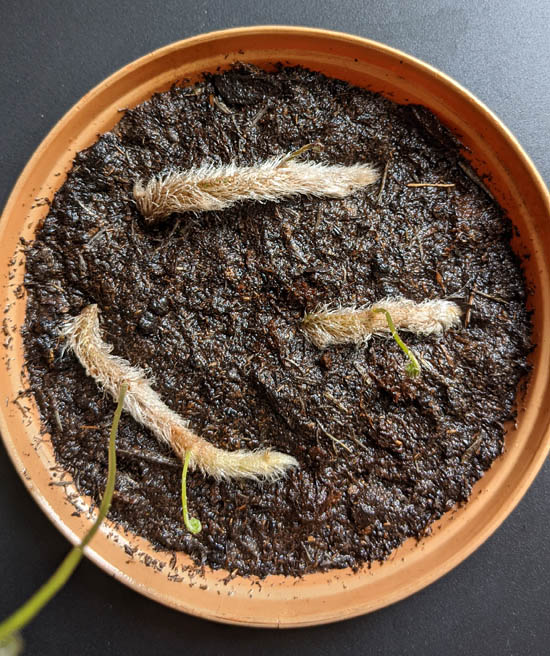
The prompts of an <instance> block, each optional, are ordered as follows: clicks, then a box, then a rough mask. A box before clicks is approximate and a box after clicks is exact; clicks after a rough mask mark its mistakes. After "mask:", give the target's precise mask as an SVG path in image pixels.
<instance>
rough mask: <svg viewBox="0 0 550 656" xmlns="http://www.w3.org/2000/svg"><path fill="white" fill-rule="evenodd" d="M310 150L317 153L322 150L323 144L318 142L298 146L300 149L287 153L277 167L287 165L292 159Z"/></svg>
mask: <svg viewBox="0 0 550 656" xmlns="http://www.w3.org/2000/svg"><path fill="white" fill-rule="evenodd" d="M308 150H313V151H315V152H316V153H318V152H320V151H321V150H322V146H321V144H319V143H317V142H313V143H308V144H306V145H305V146H302V147H301V148H298V150H294V151H292V152H291V153H289V154H288V155H285V157H283V159H282V160H281V161H280V162H279V164H278V166H277V168H278V169H280V168H281V167H282V166H285V165H286V164H288V162H290V161H291V160H293V159H296V158H297V157H300V155H302V154H303V153H305V152H306V151H308Z"/></svg>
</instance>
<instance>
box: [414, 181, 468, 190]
mask: <svg viewBox="0 0 550 656" xmlns="http://www.w3.org/2000/svg"><path fill="white" fill-rule="evenodd" d="M407 187H440V188H442V189H450V188H451V187H456V185H455V183H454V182H409V183H408V184H407Z"/></svg>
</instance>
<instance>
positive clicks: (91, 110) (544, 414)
mask: <svg viewBox="0 0 550 656" xmlns="http://www.w3.org/2000/svg"><path fill="white" fill-rule="evenodd" d="M237 60H239V61H247V62H252V63H254V64H257V65H259V66H269V65H270V64H272V63H273V62H277V61H285V62H290V63H292V64H301V65H302V66H307V67H310V68H312V69H315V70H319V71H322V72H323V73H325V74H327V75H330V76H335V77H339V78H342V79H345V80H348V81H350V82H352V83H353V84H356V85H359V86H363V87H368V88H369V89H372V90H374V91H379V92H381V93H383V94H385V95H387V96H389V97H390V98H391V99H392V100H395V101H397V102H405V103H408V102H414V103H421V104H423V105H426V106H427V107H429V108H430V109H431V110H433V111H434V112H435V113H436V114H437V115H438V116H439V117H440V118H441V120H442V121H443V122H444V123H445V124H447V125H448V126H449V127H451V128H452V129H453V130H455V131H456V132H457V133H459V134H460V137H461V140H462V142H463V143H464V144H465V146H467V147H468V148H469V149H470V154H469V155H468V157H469V158H470V159H471V161H472V164H473V166H474V168H476V169H477V171H478V172H479V173H481V174H489V175H490V182H489V183H488V185H489V187H490V189H491V191H492V193H493V194H494V195H495V197H496V198H497V199H498V201H499V202H500V203H501V205H502V206H503V207H504V208H505V209H506V210H507V212H508V214H509V216H510V217H511V219H512V221H513V222H514V224H515V225H516V226H517V228H518V230H519V236H517V237H515V238H514V244H513V245H514V248H515V250H516V251H517V252H518V253H520V254H529V255H530V259H528V260H526V261H525V273H526V276H527V279H528V282H529V283H530V285H531V286H532V288H533V290H534V292H533V294H532V295H531V296H530V299H529V303H530V307H531V309H532V310H533V322H534V341H535V343H536V344H537V348H536V349H535V351H534V352H533V353H532V356H531V360H532V363H533V365H534V370H533V375H532V377H531V380H530V381H529V386H528V390H527V393H526V395H525V396H524V397H522V399H521V403H520V404H519V416H518V421H517V425H518V428H517V429H514V428H513V427H509V429H508V436H507V439H506V452H505V454H504V455H503V456H502V457H501V458H499V459H498V460H497V461H496V462H495V464H494V465H493V467H492V468H491V470H490V471H489V472H488V473H487V474H486V475H485V476H484V477H483V478H482V480H481V481H479V483H478V484H477V485H476V486H475V488H474V491H473V494H472V497H471V500H470V501H469V502H468V503H467V504H466V505H465V506H464V507H463V508H460V509H458V510H457V511H456V512H452V513H448V514H447V515H446V516H445V517H444V518H443V519H442V520H441V521H439V522H438V523H437V524H436V525H435V526H434V531H433V535H432V536H431V537H429V538H427V539H425V540H423V541H422V542H421V543H420V544H416V542H414V541H413V540H409V541H408V542H406V543H405V544H404V545H403V546H402V547H401V548H399V549H398V550H397V551H395V552H394V553H393V554H392V556H391V557H390V559H389V560H388V561H387V562H386V563H385V564H384V565H383V566H381V565H379V564H375V565H374V566H373V567H372V568H371V569H365V570H364V571H361V572H359V573H357V574H354V573H352V572H351V571H349V570H333V571H331V572H329V573H328V574H313V575H308V576H305V577H304V578H302V579H293V578H285V577H282V576H271V577H268V578H267V579H265V580H264V581H262V583H261V586H257V585H253V584H252V582H251V579H248V578H241V577H237V578H234V579H232V580H231V581H230V582H229V583H224V579H225V578H226V577H227V572H213V571H207V572H206V574H205V575H204V577H202V576H199V575H198V574H197V575H194V576H191V575H189V574H187V573H185V572H182V571H181V567H182V566H183V565H185V564H189V562H190V561H189V559H188V558H187V557H186V556H184V555H183V554H181V555H179V556H178V558H177V563H176V565H175V567H174V566H173V565H174V563H173V562H172V563H169V562H168V561H169V556H167V555H166V554H163V553H159V552H155V551H153V550H152V549H151V546H150V545H149V543H148V542H147V541H145V540H143V539H141V538H136V537H135V536H132V535H129V534H123V533H120V532H118V531H116V530H115V529H114V528H113V527H112V526H109V525H106V526H105V527H104V530H103V531H102V532H101V533H100V534H98V535H97V536H96V538H95V539H94V541H93V543H92V547H91V548H89V549H88V550H87V555H88V556H89V557H90V558H91V559H92V560H93V561H94V562H96V563H97V564H98V565H99V566H100V567H102V568H103V569H104V570H106V571H107V572H109V573H111V574H112V575H114V576H115V577H116V578H118V579H119V580H121V581H123V582H124V583H126V584H127V585H129V586H131V587H132V588H134V589H135V590H138V591H139V592H142V593H143V594H145V595H148V596H149V597H152V598H153V599H156V600H157V601H160V602H162V603H164V604H167V605H169V606H172V607H174V608H177V609H179V610H183V611H186V612H188V613H192V614H194V615H198V616H201V617H205V618H210V619H213V620H218V621H221V622H231V623H236V624H246V625H250V626H276V627H291V626H306V625H311V624H321V623H324V622H332V621H335V620H340V619H344V618H348V617H353V616H354V615H359V614H361V613H367V612H369V611H372V610H375V609H377V608H380V607H382V606H385V605H386V604H390V603H392V602H394V601H396V600H398V599H401V598H403V597H406V596H407V595H410V594H412V593H413V592H416V591H417V590H419V589H420V588H422V587H424V586H425V585H428V584H429V583H431V582H432V581H434V580H435V579H437V578H438V577H440V576H442V575H443V574H445V573H446V572H447V571H449V570H450V569H451V568H452V567H454V566H455V565H457V564H458V563H459V562H460V561H461V560H463V559H464V558H466V556H468V555H469V554H470V553H472V551H474V549H476V548H477V547H478V546H479V545H480V544H481V543H482V542H483V541H484V540H485V539H486V538H487V537H488V536H489V535H490V534H491V533H492V532H493V531H494V530H495V529H496V528H497V527H498V525H499V524H500V523H501V522H502V521H503V520H504V519H505V517H506V516H507V515H508V514H509V513H510V512H511V511H512V509H513V508H514V506H515V505H516V504H517V503H518V501H519V500H520V499H521V497H522V496H523V494H524V493H525V491H526V490H527V488H528V486H529V484H530V483H531V481H532V480H533V478H534V476H535V474H536V473H537V471H538V469H539V468H540V466H541V464H542V462H543V460H544V458H545V456H546V455H547V453H548V449H549V445H550V435H549V420H550V381H549V376H550V354H549V349H550V344H549V341H548V340H547V339H544V335H545V333H547V332H548V330H549V328H550V285H549V283H550V275H549V265H550V231H549V230H548V226H549V225H550V202H549V197H548V193H547V190H546V188H545V186H544V184H543V182H542V180H541V178H540V176H539V175H538V173H537V171H536V170H535V168H534V167H533V165H532V163H531V162H530V160H529V158H528V157H527V155H526V154H525V153H524V152H523V150H522V149H521V147H520V146H519V144H518V143H517V141H516V140H515V139H514V137H513V136H512V135H511V134H510V132H509V131H508V130H507V129H506V128H505V127H504V125H502V123H501V122H500V121H499V120H498V119H497V118H496V117H495V116H494V115H493V114H492V113H491V112H490V111H489V110H488V109H487V108H486V107H484V106H483V105H482V104H481V103H480V102H479V101H478V100H476V99H475V98H474V97H473V96H472V95H471V94H469V93H468V92H467V91H466V90H465V89H463V88H462V87H460V86H459V85H458V84H457V83H456V82H453V81H452V80H451V79H449V78H448V77H447V76H445V75H443V74H442V73H440V72H438V71H436V70H434V69H433V68H431V67H430V66H428V65H426V64H424V63H422V62H420V61H418V60H416V59H413V58H412V57H409V56H407V55H405V54H403V53H401V52H399V51H397V50H394V49H392V48H388V47H386V46H383V45H381V44H379V43H375V42H373V41H367V40H366V39H361V38H357V37H353V36H348V35H345V34H338V33H334V32H327V31H324V30H316V29H305V28H297V27H253V28H246V29H236V30H225V31H222V32H215V33H212V34H206V35H202V36H199V37H196V38H192V39H187V40H185V41H181V42H179V43H175V44H173V45H170V46H167V47H165V48H162V49H160V50H158V51H156V52H154V53H151V54H150V55H147V56H145V57H143V58H142V59H139V60H138V61H136V62H134V63H132V64H129V65H128V66H125V67H124V68H123V69H122V70H120V71H118V72H117V73H115V74H114V75H112V76H111V77H110V78H108V79H107V80H105V81H104V82H102V83H101V84H100V85H99V86H97V87H96V88H95V89H94V90H93V91H91V92H90V93H88V94H87V95H86V96H84V98H83V99H82V100H81V101H80V102H78V103H77V104H76V105H75V107H73V109H71V110H70V111H69V112H68V113H67V114H66V116H64V117H63V118H62V119H61V121H60V122H59V123H58V124H57V125H56V126H55V128H54V129H53V130H52V131H51V132H50V134H49V135H48V136H47V138H46V139H45V140H44V142H43V143H42V144H41V146H40V147H39V148H38V150H37V151H36V153H35V154H34V155H33V157H32V159H31V160H30V162H29V163H28V165H27V166H26V168H25V170H24V171H23V173H22V174H21V177H20V178H19V180H18V182H17V184H16V186H15V189H14V190H13V192H12V194H11V196H10V198H9V200H8V203H7V205H6V208H5V211H4V214H3V216H2V221H1V223H0V244H1V247H2V251H1V266H0V276H1V285H2V287H1V292H0V299H1V304H0V307H1V309H2V311H3V312H4V311H5V314H3V317H5V319H6V322H5V326H6V328H7V330H8V331H9V339H8V340H7V341H8V346H7V347H3V353H2V358H1V364H0V398H1V399H2V404H1V415H0V429H1V432H2V435H3V438H4V441H5V444H6V447H7V450H8V452H9V454H10V456H11V458H12V460H13V462H14V465H15V467H16V468H17V470H18V472H19V473H20V475H21V477H22V478H23V481H24V482H25V484H26V485H27V487H28V488H29V490H30V492H31V494H32V495H33V496H34V498H35V499H36V500H37V502H38V503H39V504H40V506H41V507H42V508H43V510H44V511H45V512H46V514H47V515H48V516H49V517H50V518H51V520H52V521H53V522H54V523H55V524H56V525H57V526H58V527H59V529H60V530H61V531H62V532H63V533H64V534H65V535H66V536H67V537H68V539H69V540H71V542H73V543H74V542H76V541H77V540H78V539H79V536H82V534H83V533H84V532H85V530H86V528H87V527H88V526H89V522H88V521H87V520H86V519H85V517H86V515H85V513H84V514H83V516H82V517H80V518H78V517H74V516H72V513H73V512H74V506H73V505H72V504H71V503H69V501H68V500H67V498H66V493H67V491H69V492H70V491H71V490H70V489H69V490H67V489H65V488H62V487H59V486H50V485H49V483H50V481H51V473H50V467H51V466H52V465H53V464H54V457H53V453H52V448H51V444H50V442H49V441H48V440H42V439H40V422H39V419H38V413H37V409H36V406H35V404H34V401H33V400H32V398H26V397H23V398H22V397H20V396H19V393H20V390H22V389H24V388H25V387H26V382H25V379H24V377H22V374H21V371H22V367H23V351H22V340H21V337H20V335H19V331H18V327H20V326H21V325H22V323H23V320H24V315H25V298H24V297H20V294H18V293H17V290H18V286H19V285H20V284H21V282H22V280H23V256H22V254H21V252H20V251H19V250H18V244H19V238H20V237H24V238H25V239H31V238H32V236H33V233H34V231H35V229H36V226H37V224H38V223H39V222H40V220H41V218H42V217H44V216H45V215H46V213H47V211H48V207H47V205H43V206H36V204H35V199H36V198H39V197H48V198H51V197H52V196H53V193H54V192H55V190H56V189H57V188H58V187H59V186H60V184H61V183H62V180H63V177H59V176H56V174H58V173H59V172H65V171H67V170H68V169H69V168H70V166H71V162H72V158H73V156H74V154H75V153H76V152H77V151H79V150H82V149H83V148H85V147H87V146H89V145H90V144H91V143H92V142H93V141H94V140H95V139H96V135H97V134H98V133H101V132H105V131H107V130H109V129H111V128H112V127H113V125H115V123H116V122H117V121H118V120H119V119H120V113H119V112H118V109H119V108H121V107H132V106H134V105H137V104H138V103H140V102H142V101H143V100H145V99H146V98H148V97H149V96H150V95H151V94H152V93H153V92H155V91H160V90H165V89H167V88H168V87H169V86H170V85H171V84H172V83H173V82H174V81H176V80H181V79H182V78H191V79H194V78H197V76H198V75H199V74H200V73H201V72H204V71H214V70H215V69H216V68H217V67H218V66H222V67H225V66H228V65H229V64H230V63H231V62H234V61H237ZM14 254H15V259H14V260H13V261H12V257H13V256H14ZM6 399H7V400H8V403H5V400H6ZM17 399H18V400H17ZM73 492H74V490H73ZM76 503H77V504H78V506H79V507H80V508H82V509H84V510H85V509H86V508H87V507H88V504H89V499H86V498H78V499H77V501H76ZM128 545H131V547H132V549H136V551H135V554H134V556H133V557H130V556H129V555H128V553H127V551H125V549H124V547H125V546H128ZM149 557H152V559H153V562H152V564H151V562H150V563H149V565H146V564H145V560H146V559H149Z"/></svg>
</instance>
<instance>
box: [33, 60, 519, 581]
mask: <svg viewBox="0 0 550 656" xmlns="http://www.w3.org/2000/svg"><path fill="white" fill-rule="evenodd" d="M311 142H320V143H321V144H322V146H323V150H322V151H321V152H313V151H309V152H307V153H306V154H305V155H304V158H305V159H312V160H316V161H323V162H327V163H341V164H353V163H355V162H372V163H374V164H376V165H378V167H379V168H380V170H381V171H382V170H384V169H385V171H386V174H385V176H384V183H383V184H375V185H373V186H371V187H370V188H368V189H366V190H364V191H360V192H358V193H356V194H354V195H353V196H351V197H349V198H347V199H345V200H332V199H324V200H319V199H308V198H299V199H295V200H289V201H284V202H281V203H279V204H274V203H265V204H257V203H247V202H243V203H240V204H238V205H236V206H234V207H232V208H230V209H228V210H226V211H224V212H209V213H204V214H202V215H198V216H196V215H191V214H182V215H174V216H173V217H171V218H170V219H169V220H167V221H166V222H164V223H162V224H161V225H159V226H155V227H148V226H147V225H146V224H145V222H144V220H143V217H141V216H140V214H139V212H138V211H137V209H136V206H135V204H134V202H133V200H132V186H133V183H134V181H135V180H136V179H138V178H145V179H147V178H148V177H149V176H150V175H152V174H155V173H158V172H160V171H164V170H167V169H169V168H170V167H183V168H187V167H191V166H198V165H200V164H203V163H205V162H210V163H212V164H227V163H229V162H232V161H235V162H237V163H238V164H243V165H245V164H246V165H250V164H253V163H255V162H258V161H261V160H263V159H266V158H269V157H272V156H274V155H277V154H281V153H287V152H290V151H293V150H295V149H298V148H299V147H301V146H302V145H304V144H306V143H311ZM467 173H468V169H467V166H465V164H464V161H462V160H461V157H460V154H459V145H458V142H457V141H456V140H455V138H454V137H453V136H451V135H450V133H448V132H447V130H446V129H445V128H443V127H442V126H441V124H440V123H439V122H438V121H437V119H436V118H435V117H434V116H433V115H432V114H430V113H429V112H428V111H427V110H425V109H423V108H421V107H417V106H400V105H396V104H394V103H392V102H390V101H389V100H386V99H384V98H382V97H381V96H379V95H376V94H373V93H370V92H369V91H366V90H362V89H358V88H354V87H352V86H350V85H349V84H347V83H345V82H342V81H338V80H333V79H328V78H326V77H324V76H322V75H321V74H318V73H314V72H310V71H307V70H304V69H300V68H281V69H279V70H278V71H276V72H272V73H265V72H262V71H258V70H256V69H253V68H250V67H244V66H243V67H237V68H235V69H232V70H231V71H229V72H225V73H222V74H219V75H212V76H207V77H206V78H205V79H204V80H203V81H202V82H201V83H199V84H198V85H196V86H191V87H189V86H175V87H174V88H172V89H171V90H170V91H168V92H166V93H163V94H160V95H155V96H154V97H153V98H152V99H151V100H150V101H148V102H145V103H144V104H142V105H141V106H139V107H137V108H135V109H133V110H130V111H127V112H126V113H125V114H124V116H123V117H122V119H121V121H120V123H119V124H118V125H117V126H116V127H115V128H114V130H113V131H112V132H109V133H107V134H104V135H102V136H101V137H100V138H99V139H98V141H97V143H95V144H94V145H93V146H91V147H90V148H89V149H87V150H86V151H84V152H81V153H79V154H78V155H77V156H76V158H75V160H74V166H73V168H72V170H71V171H70V172H69V174H68V176H67V180H66V182H65V183H64V185H63V186H62V187H61V189H60V190H59V191H58V192H57V194H56V195H55V198H54V200H53V202H52V205H51V210H50V212H49V214H48V216H47V218H46V219H45V221H44V223H43V225H42V226H41V227H40V229H39V230H38V232H37V234H36V240H35V241H34V242H33V243H32V244H31V245H30V246H29V248H28V256H27V274H26V287H27V290H28V306H27V317H26V323H25V327H24V336H25V344H26V354H27V364H28V370H29V374H30V380H31V385H32V390H33V392H34V394H35V397H36V399H37V401H38V404H39V406H40V409H41V412H42V419H43V422H44V425H45V428H46V429H47V431H48V432H49V433H50V434H51V436H52V440H53V444H54V447H55V451H56V454H57V458H58V460H59V463H60V465H61V466H62V467H63V468H65V469H66V470H68V471H69V472H70V473H71V474H72V475H73V476H74V478H75V480H76V483H77V486H78V488H79V489H80V491H81V492H82V493H84V494H91V495H92V497H94V499H96V500H97V499H99V498H100V495H101V493H102V491H103V489H104V485H105V480H106V471H107V449H106V446H107V441H108V433H109V426H110V423H111V420H112V415H113V411H114V402H113V400H112V399H110V398H107V397H106V396H105V395H104V394H103V392H102V391H101V390H100V389H99V388H98V387H97V385H96V384H95V383H94V381H93V380H92V379H91V378H88V377H87V376H86V374H85V373H84V370H83V368H82V367H81V366H80V364H79V363H78V362H77V360H76V359H75V357H74V356H73V355H72V354H70V353H65V354H64V355H63V354H62V344H61V343H60V340H59V336H58V333H59V329H60V326H61V324H62V322H63V321H64V320H65V319H66V318H67V317H68V316H72V315H76V314H78V313H79V312H80V311H81V310H82V309H83V308H84V307H85V306H87V305H88V304H90V303H97V304H99V307H100V309H101V317H102V331H103V337H104V339H105V341H107V342H109V343H111V344H113V346H114V353H116V354H117V355H120V356H122V357H124V358H126V359H128V360H129V361H130V362H131V363H132V364H134V365H137V366H140V367H146V368H147V369H148V370H149V371H150V372H151V373H152V376H153V379H154V385H155V388H156V389H157V390H158V391H159V393H160V395H161V396H162V398H163V399H164V400H165V401H166V403H167V404H168V405H169V406H170V407H171V408H173V409H174V410H175V411H177V412H178V413H180V414H181V415H183V416H185V417H186V418H188V419H189V421H190V426H191V428H192V429H193V430H195V431H196V432H198V433H200V434H201V435H203V436H204V437H205V438H207V439H208V440H210V441H211V442H213V443H214V444H216V445H218V446H220V447H223V448H226V449H238V448H250V449H254V448H257V447H265V446H271V447H274V448H275V449H277V450H279V451H283V452H285V453H289V454H292V455H293V456H295V457H296V458H297V460H298V461H299V463H300V467H299V469H296V470H295V471H293V472H291V473H290V474H289V475H288V476H287V478H286V479H284V480H281V481H279V482H277V483H273V484H259V483H251V482H216V481H214V480H213V479H211V478H208V477H204V476H202V475H201V474H200V473H199V472H193V473H190V475H189V477H188V498H189V508H190V513H191V514H192V515H194V516H197V517H199V519H200V521H201V522H202V527H203V528H202V532H201V533H199V534H198V535H196V536H193V535H191V534H190V533H188V532H187V531H186V530H185V527H184V524H183V520H182V514H181V499H180V477H181V464H180V463H179V462H178V461H177V460H176V458H175V456H174V455H173V454H172V453H171V452H170V450H169V449H167V448H165V447H161V446H159V444H158V443H157V441H156V440H155V438H154V437H153V436H152V435H151V434H150V433H149V432H148V431H147V430H146V429H144V428H142V427H141V426H139V425H138V424H136V423H135V422H134V421H133V420H132V419H131V418H130V417H129V416H128V415H124V416H123V418H122V421H121V427H120V431H119V438H118V474H117V491H116V493H115V497H114V502H113V506H112V510H111V513H110V515H111V517H112V518H113V519H114V520H116V521H118V522H120V523H121V524H122V525H124V526H125V527H127V528H129V529H130V530H131V531H134V532H135V533H138V534H140V535H142V536H145V537H147V538H149V539H150V540H151V541H152V543H153V544H154V545H156V546H158V547H159V548H162V549H166V550H170V551H175V550H183V551H185V552H187V553H188V554H190V555H191V556H192V558H193V559H194V560H195V561H196V562H197V563H199V564H207V565H209V566H211V567H213V568H224V569H227V570H229V571H235V570H236V571H238V572H239V573H240V574H257V575H259V576H265V575H267V574H272V573H280V574H288V575H301V574H304V573H306V572H311V571H315V570H323V569H328V568H342V567H348V566H349V567H352V568H357V567H359V566H361V565H362V564H364V563H368V562H371V561H374V560H379V559H384V558H386V557H387V556H388V555H389V554H390V552H391V551H392V550H393V549H394V548H395V547H397V546H398V545H399V544H401V543H402V542H403V540H404V539H405V538H407V537H409V536H414V537H422V536H424V535H425V534H426V533H427V532H429V526H430V524H431V522H433V521H434V520H435V519H436V518H438V517H440V516H441V515H442V514H443V513H444V512H446V511H447V510H449V509H451V508H452V507H453V506H454V505H455V504H457V503H460V502H463V501H465V500H466V499H467V498H468V496H469V494H470V492H471V489H472V485H473V484H474V483H475V481H476V480H478V479H479V478H480V476H482V474H483V472H484V471H486V470H487V469H488V468H489V467H490V466H491V463H492V462H493V460H494V459H495V458H496V457H497V456H498V455H499V454H500V453H501V452H502V449H503V435H504V431H503V422H505V421H506V420H508V419H510V418H511V417H512V416H513V413H514V403H515V397H516V389H517V385H518V382H519V381H520V379H521V377H522V376H523V375H524V374H526V372H527V371H528V365H527V362H526V356H527V354H528V352H529V350H530V348H531V345H530V322H529V316H528V313H527V311H526V309H525V302H526V290H525V283H524V280H523V277H522V273H521V267H520V262H519V261H518V259H517V258H516V257H515V255H514V254H513V252H512V250H511V248H510V245H509V241H510V237H511V234H512V226H511V224H510V222H509V220H508V219H507V218H506V216H505V215H504V213H503V211H502V210H501V209H500V208H499V207H498V206H497V205H496V204H495V202H494V201H493V200H492V199H491V198H490V197H489V196H488V195H487V194H486V193H485V191H484V190H483V189H482V187H481V186H480V185H479V184H478V183H477V182H476V181H475V180H474V179H473V177H472V175H471V174H470V175H468V174H467ZM411 182H446V183H454V184H455V186H454V187H449V188H433V187H418V188H412V187H407V186H406V185H407V183H411ZM386 296H404V297H407V298H411V299H413V300H416V301H421V300H423V299H435V298H449V299H451V300H455V301H456V302H457V303H459V304H461V306H462V307H463V308H464V310H465V311H466V310H468V309H469V312H468V314H467V320H465V322H464V324H465V325H464V326H463V327H462V328H460V329H458V330H452V331H449V332H448V333H446V334H445V335H444V336H441V337H414V336H412V335H408V334H406V333H404V334H403V335H402V336H403V338H404V339H405V341H406V342H407V344H408V345H409V346H410V347H412V348H413V349H414V351H415V352H416V353H417V355H418V356H419V358H420V361H421V364H422V374H421V376H420V377H418V378H415V379H411V378H409V377H407V375H406V374H405V371H404V369H405V366H406V360H405V358H404V356H403V353H402V352H401V351H400V349H399V347H398V345H397V344H396V343H395V342H394V341H393V340H388V339H382V338H373V339H371V340H370V341H369V342H368V343H367V344H366V345H364V346H363V347H361V348H357V347H355V346H339V347H333V348H330V349H328V350H326V351H324V352H322V351H319V350H318V349H317V348H315V347H314V346H313V345H312V344H311V343H310V342H308V340H307V339H306V337H305V335H304V333H303V332H302V330H301V328H300V322H301V319H302V317H303V315H304V312H305V311H306V310H312V309H314V308H315V307H316V306H317V305H318V304H319V303H327V302H338V303H342V304H349V303H355V302H357V303H368V302H374V301H376V300H380V299H382V298H383V297H386ZM338 441H339V442H340V443H339V442H338Z"/></svg>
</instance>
